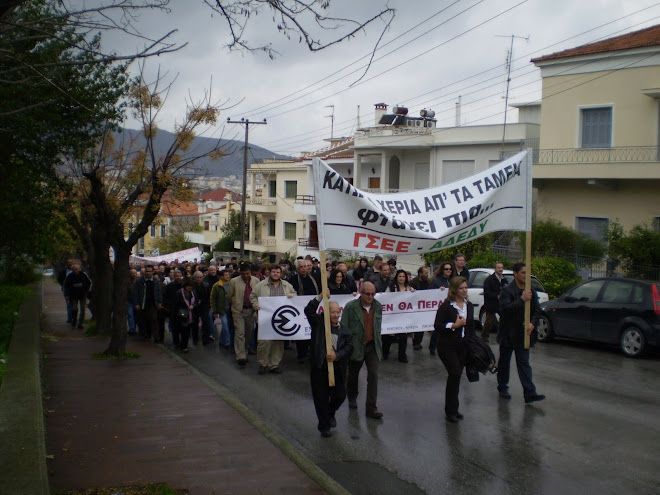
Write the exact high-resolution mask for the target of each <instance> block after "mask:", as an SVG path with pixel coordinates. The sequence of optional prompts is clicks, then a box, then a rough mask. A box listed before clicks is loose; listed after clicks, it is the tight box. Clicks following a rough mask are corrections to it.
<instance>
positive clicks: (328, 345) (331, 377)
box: [319, 249, 335, 387]
mask: <svg viewBox="0 0 660 495" xmlns="http://www.w3.org/2000/svg"><path fill="white" fill-rule="evenodd" d="M319 258H320V260H319V261H320V263H321V290H322V291H323V322H324V323H325V352H326V354H330V351H332V334H331V332H330V310H329V309H328V295H327V293H328V270H327V269H326V267H325V249H322V250H319ZM328 384H329V385H330V386H331V387H334V386H335V367H334V363H332V362H331V361H328Z"/></svg>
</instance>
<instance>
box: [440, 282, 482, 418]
mask: <svg viewBox="0 0 660 495" xmlns="http://www.w3.org/2000/svg"><path fill="white" fill-rule="evenodd" d="M467 285H468V284H467V280H465V278H464V277H454V278H453V279H452V280H451V282H450V284H449V293H448V294H447V299H445V300H444V302H443V303H442V304H441V305H440V307H439V308H438V312H437V313H436V315H435V324H434V328H435V331H436V332H437V335H438V356H440V359H441V360H442V364H444V365H445V368H446V369H447V387H446V389H445V417H446V418H447V421H449V422H450V423H457V422H458V420H459V419H463V415H462V414H461V413H459V412H458V405H459V403H458V391H459V387H460V385H461V375H462V374H463V368H464V367H465V362H466V361H467V355H468V346H467V342H466V339H465V338H466V337H467V335H468V334H474V319H473V313H474V307H473V306H472V303H471V302H469V301H468V300H467Z"/></svg>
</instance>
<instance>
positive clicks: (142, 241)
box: [138, 237, 144, 251]
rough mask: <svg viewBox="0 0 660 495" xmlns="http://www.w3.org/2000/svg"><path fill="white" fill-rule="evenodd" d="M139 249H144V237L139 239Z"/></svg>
mask: <svg viewBox="0 0 660 495" xmlns="http://www.w3.org/2000/svg"><path fill="white" fill-rule="evenodd" d="M138 249H139V250H142V251H144V237H140V238H139V239H138Z"/></svg>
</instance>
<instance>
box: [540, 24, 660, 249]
mask: <svg viewBox="0 0 660 495" xmlns="http://www.w3.org/2000/svg"><path fill="white" fill-rule="evenodd" d="M532 62H533V63H534V64H536V65H537V66H538V67H540V69H541V77H542V83H543V90H542V104H540V103H537V104H535V105H534V104H531V105H529V107H534V106H536V107H538V106H540V114H541V120H540V121H541V136H540V137H541V139H540V146H539V147H540V149H539V150H537V152H536V153H535V157H534V158H535V159H534V186H535V188H536V190H537V209H536V215H537V217H551V218H555V219H557V220H559V221H561V222H562V223H564V224H565V225H568V226H571V227H573V228H575V229H576V230H578V231H580V232H584V233H587V234H589V235H591V236H593V237H595V238H602V233H603V230H604V229H605V228H606V227H607V225H608V224H609V222H610V221H614V220H617V221H619V222H620V223H621V224H622V225H623V226H624V228H625V229H629V228H631V227H632V226H634V225H637V224H647V225H649V226H651V225H654V226H655V228H658V222H659V219H660V194H659V193H658V188H659V187H660V105H659V101H660V25H657V26H653V27H651V28H647V29H643V30H641V31H636V32H633V33H629V34H625V35H623V36H618V37H615V38H610V39H607V40H604V41H600V42H596V43H592V44H588V45H584V46H580V47H577V48H573V49H570V50H564V51H562V52H558V53H553V54H550V55H546V56H542V57H539V58H536V59H534V60H532Z"/></svg>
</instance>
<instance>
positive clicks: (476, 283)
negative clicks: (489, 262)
mask: <svg viewBox="0 0 660 495" xmlns="http://www.w3.org/2000/svg"><path fill="white" fill-rule="evenodd" d="M487 278H488V274H487V273H485V272H476V274H475V275H474V278H473V279H472V282H470V287H480V288H481V287H483V286H484V281H485V280H486V279H487Z"/></svg>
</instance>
